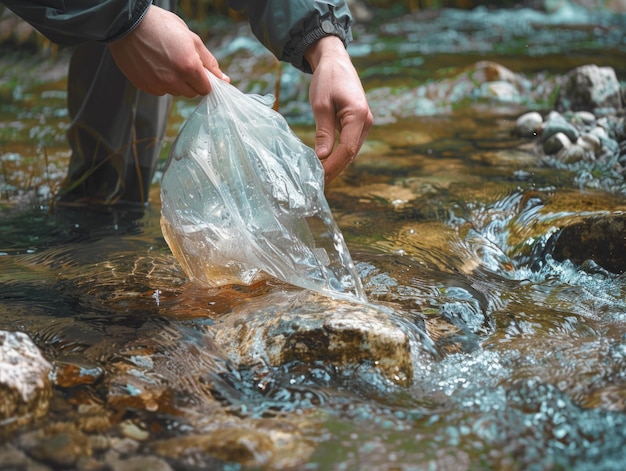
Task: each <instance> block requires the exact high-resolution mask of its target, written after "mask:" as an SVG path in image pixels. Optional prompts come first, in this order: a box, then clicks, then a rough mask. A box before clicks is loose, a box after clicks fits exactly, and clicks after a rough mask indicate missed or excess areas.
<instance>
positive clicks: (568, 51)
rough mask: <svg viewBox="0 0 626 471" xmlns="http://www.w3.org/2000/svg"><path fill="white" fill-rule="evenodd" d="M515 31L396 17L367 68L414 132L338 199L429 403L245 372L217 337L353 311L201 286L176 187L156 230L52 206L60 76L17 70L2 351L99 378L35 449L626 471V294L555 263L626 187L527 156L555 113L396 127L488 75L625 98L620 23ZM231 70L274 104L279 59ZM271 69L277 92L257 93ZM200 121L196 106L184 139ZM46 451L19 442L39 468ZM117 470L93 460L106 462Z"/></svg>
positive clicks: (283, 461)
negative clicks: (580, 68) (180, 253)
mask: <svg viewBox="0 0 626 471" xmlns="http://www.w3.org/2000/svg"><path fill="white" fill-rule="evenodd" d="M462 15H465V16H462ZM499 15H500V14H499ZM502 15H504V14H502ZM508 15H509V16H502V17H501V19H500V21H501V22H500V23H497V22H495V21H496V19H497V18H499V16H498V15H487V14H486V13H485V12H484V11H482V10H478V11H475V12H473V13H464V14H461V13H458V12H447V13H445V14H444V16H443V17H442V18H439V19H436V18H435V19H430V20H429V21H422V22H417V21H416V20H415V19H414V18H404V17H401V18H397V17H396V18H389V19H384V18H382V19H381V21H380V24H378V23H377V24H376V25H375V27H374V26H372V27H370V29H369V30H368V31H365V30H361V33H360V35H358V36H357V42H356V44H355V45H354V50H355V56H356V58H355V60H356V62H357V63H358V65H359V68H360V70H362V73H363V76H364V81H365V85H366V88H367V90H368V93H370V94H371V96H372V103H374V104H375V106H376V108H375V110H374V111H375V114H377V115H378V116H379V117H380V116H383V117H392V118H393V119H390V120H387V121H385V120H381V121H382V122H381V123H380V124H378V125H377V126H375V127H374V129H373V130H372V132H371V133H370V137H369V139H368V143H367V145H366V146H365V148H364V150H363V152H362V154H361V156H360V157H359V159H358V160H357V162H355V164H354V165H353V166H352V168H351V169H350V170H349V171H347V172H346V174H345V175H344V176H343V178H342V179H341V180H340V181H338V182H336V183H334V184H333V185H332V186H330V187H329V188H328V190H327V198H328V200H329V203H330V206H331V208H332V210H333V214H334V215H335V218H336V220H337V223H338V225H339V226H340V227H341V229H342V231H343V234H344V237H345V239H346V242H347V244H348V246H349V247H350V250H351V253H352V256H353V259H354V261H355V263H356V266H357V270H358V271H359V274H360V276H361V278H362V280H363V283H364V286H365V290H366V292H367V295H368V298H369V299H370V301H371V302H372V303H374V304H378V305H381V306H384V307H385V309H386V311H385V312H388V313H389V314H388V315H389V318H390V319H391V320H392V321H393V322H394V323H395V324H396V325H398V326H400V327H401V329H402V331H403V332H405V334H406V336H407V339H408V340H407V341H408V345H409V346H410V351H411V357H410V360H409V361H410V362H411V363H412V365H411V367H412V370H411V371H412V378H411V381H409V382H408V384H407V383H406V382H405V383H403V384H398V383H394V382H393V381H389V380H388V378H385V377H383V376H381V375H380V374H378V372H377V370H376V368H373V367H372V365H369V364H366V363H364V364H361V365H357V366H356V367H355V366H352V367H345V368H341V367H337V363H336V362H330V361H328V362H325V361H317V360H316V361H311V362H302V361H290V362H287V363H285V364H283V365H280V366H273V367H271V366H268V365H266V364H255V363H254V361H243V360H242V358H239V359H238V360H237V355H238V354H239V353H238V350H237V342H236V339H235V341H234V344H233V343H232V342H231V343H228V342H225V341H224V339H221V338H220V332H221V333H226V334H229V333H231V332H234V331H232V330H228V325H231V324H229V323H236V322H237V320H238V319H240V320H243V321H246V320H248V319H255V317H254V316H255V315H257V316H263V315H265V316H272V315H276V314H277V313H281V314H282V313H284V312H287V313H288V314H289V313H291V314H293V315H303V313H305V312H315V311H316V309H318V310H319V311H320V312H328V311H329V310H330V312H332V313H333V314H336V316H338V317H341V316H344V315H347V312H348V310H347V308H346V307H345V306H342V305H341V304H328V302H326V301H324V300H322V299H319V298H310V297H308V296H307V295H306V293H303V292H301V291H300V290H298V289H295V288H290V287H288V286H286V285H283V284H280V283H278V282H276V283H272V282H270V283H265V284H260V285H257V286H254V287H252V288H246V289H239V288H223V289H204V288H199V287H197V286H194V285H193V284H190V283H188V282H187V280H186V278H185V276H184V274H183V272H182V270H181V268H180V266H179V265H178V264H177V262H176V260H175V259H174V257H173V256H172V254H171V253H170V252H169V250H168V248H167V245H166V244H165V241H164V240H163V238H162V235H161V230H160V227H159V202H158V190H159V188H158V183H155V185H154V191H153V193H152V199H151V201H152V204H151V207H150V208H149V209H148V210H147V211H146V212H143V213H137V212H133V211H130V210H116V211H111V212H105V213H98V212H88V211H84V210H74V209H72V208H61V207H57V206H54V205H51V204H50V202H49V196H50V193H51V192H53V191H54V188H55V185H57V184H58V181H59V180H60V178H61V177H62V172H63V168H64V165H65V163H66V161H67V157H68V155H67V149H66V147H65V144H64V140H63V130H64V129H65V127H66V125H67V119H66V117H65V116H64V114H63V113H64V112H63V109H64V108H63V107H64V104H63V98H64V95H63V87H64V82H63V75H62V73H61V72H59V70H61V66H62V65H63V57H62V56H61V57H59V58H58V59H56V60H51V61H49V62H44V63H43V64H41V63H40V62H39V61H29V60H28V59H23V58H21V59H19V60H18V59H15V60H13V59H10V58H7V59H3V61H6V67H5V68H4V70H5V72H4V77H5V78H3V83H2V87H1V89H2V94H1V95H0V96H1V100H0V113H1V115H0V153H1V156H2V172H3V173H2V176H1V177H0V182H1V183H2V186H1V187H0V196H1V197H2V200H1V201H0V204H1V206H2V212H1V216H0V217H1V219H0V227H1V230H2V233H1V239H0V252H1V253H2V255H0V279H1V280H2V283H1V284H0V300H1V302H0V328H2V329H6V330H16V329H17V330H22V331H24V332H27V333H28V334H29V335H30V336H31V337H32V338H33V339H34V340H35V341H36V343H37V345H38V346H39V347H40V348H41V349H42V351H43V352H44V353H45V354H46V356H47V357H48V358H49V359H50V360H52V361H54V362H56V364H57V365H62V364H64V362H65V364H67V363H69V364H71V365H79V366H80V367H81V368H82V371H83V372H84V373H85V374H86V375H87V373H88V372H91V373H89V374H92V375H95V376H97V378H98V379H97V381H92V382H89V381H87V382H86V384H84V385H78V386H74V387H72V388H61V387H57V388H55V396H54V400H53V402H52V405H51V409H50V413H49V416H48V417H46V418H45V419H44V421H43V422H41V423H38V424H36V425H35V426H34V428H37V429H40V430H48V431H50V433H53V432H52V431H55V430H56V431H57V432H56V433H58V430H59V429H62V430H65V429H63V428H62V427H61V425H59V424H68V423H71V424H74V425H76V427H77V428H78V429H79V430H80V431H81V432H80V434H78V432H72V433H74V434H75V435H71V434H70V436H75V437H78V438H81V439H82V437H84V436H87V437H90V439H91V440H92V442H94V443H95V442H96V438H98V439H100V438H101V437H103V436H104V437H108V439H110V440H113V439H114V438H115V437H124V436H126V437H128V436H131V437H136V436H137V435H136V433H135V434H133V433H130V432H129V427H130V426H131V425H132V426H134V427H136V428H138V429H139V430H140V431H143V432H145V436H142V437H141V440H140V443H141V446H137V447H136V448H134V449H133V450H131V451H127V452H126V453H127V455H130V454H137V455H155V456H160V457H163V459H166V460H167V461H168V463H170V464H171V465H172V466H173V467H176V468H177V469H202V468H203V467H204V468H205V469H206V468H209V469H212V468H215V469H219V468H223V469H237V468H238V467H239V466H243V465H248V466H251V467H255V466H256V467H260V468H263V467H265V468H266V469H272V468H274V469H276V468H283V469H288V468H290V467H291V468H294V469H320V470H321V469H336V470H352V469H354V470H356V469H358V470H366V469H372V470H374V469H376V470H379V469H405V470H413V469H416V470H417V469H420V470H421V469H455V470H456V469H581V470H584V469H591V468H594V469H607V470H609V469H610V470H612V469H621V467H623V463H624V462H625V461H626V451H625V449H624V446H623V445H624V443H625V441H626V414H625V413H624V412H625V410H626V405H625V404H626V393H625V391H626V384H625V383H626V373H625V371H626V368H625V366H626V364H625V362H626V301H624V299H625V296H624V294H625V290H626V283H625V279H624V275H618V274H611V273H609V272H606V271H605V270H602V269H599V268H597V267H594V265H593V264H591V263H589V264H585V265H583V266H578V265H574V264H573V263H571V262H568V261H565V262H557V261H555V260H553V259H552V258H551V257H549V256H545V255H542V253H541V250H540V248H541V247H542V244H544V243H545V242H546V240H547V239H548V238H549V237H550V235H551V234H552V233H553V232H554V230H555V228H556V227H559V226H560V225H561V224H563V223H566V222H568V221H572V220H575V219H576V218H577V217H580V216H584V215H601V214H607V213H612V214H620V213H621V212H623V211H624V210H625V209H626V200H624V191H623V188H624V186H623V182H620V181H619V179H616V178H615V176H614V175H609V174H607V173H602V169H595V168H590V169H587V170H588V171H589V172H588V173H589V174H590V175H592V176H593V181H594V182H596V183H597V182H600V183H598V184H596V185H587V186H584V185H581V184H580V181H579V180H577V175H578V174H577V172H578V170H577V169H567V168H555V167H552V166H550V165H545V164H544V163H543V162H540V161H538V160H537V159H535V158H534V157H533V154H532V152H531V151H530V150H529V147H528V142H527V141H524V140H520V139H517V138H514V137H512V136H511V133H510V131H511V129H512V127H513V125H514V122H515V119H516V117H517V116H518V114H519V113H520V111H521V110H526V109H528V108H535V109H542V106H544V105H545V104H544V103H543V102H542V101H541V99H542V98H541V97H539V98H537V99H536V100H535V99H533V100H530V101H531V102H532V103H529V102H528V101H526V102H523V103H510V102H509V103H505V104H502V103H492V102H489V101H485V100H483V99H476V100H471V99H470V100H465V102H463V103H462V104H459V106H458V107H450V108H454V109H448V110H444V109H442V107H441V104H440V103H436V102H433V103H434V104H435V105H436V106H435V108H431V110H433V109H434V111H435V112H434V113H431V114H430V115H429V114H424V113H421V114H420V113H414V115H413V116H409V115H408V112H407V111H406V110H400V111H398V109H397V108H395V109H394V108H393V106H395V105H396V104H397V103H399V102H401V101H402V97H405V99H404V101H405V102H406V101H407V100H406V97H407V96H412V95H411V93H420V92H419V90H420V87H421V86H423V85H424V84H427V83H429V84H431V86H433V87H435V88H437V87H438V89H439V90H443V91H448V92H449V91H450V90H451V89H453V88H454V87H451V86H450V83H451V81H454V78H455V77H457V76H458V74H460V73H462V71H463V70H464V68H465V67H468V66H470V65H471V64H473V63H474V62H476V61H477V60H487V59H488V60H493V61H496V62H498V63H501V64H503V65H506V66H507V67H509V68H510V69H511V70H513V71H515V72H518V73H521V74H525V76H526V77H528V78H529V80H531V81H535V83H537V82H536V81H537V80H538V77H540V78H544V77H545V78H549V77H550V76H552V75H553V74H560V73H564V72H566V71H567V70H569V69H570V68H572V67H574V66H576V65H582V64H588V63H597V64H598V65H611V66H612V67H614V68H615V69H616V71H617V73H618V76H620V77H621V78H622V79H623V78H624V77H626V69H625V68H624V67H625V66H624V64H626V61H625V60H624V59H626V57H625V56H626V54H625V53H624V50H625V48H624V45H625V44H626V42H625V39H624V28H623V25H624V22H623V18H621V17H617V18H615V17H611V19H607V17H605V16H603V15H600V14H594V15H591V17H583V18H585V21H587V20H588V21H589V23H585V21H583V20H582V19H581V18H580V17H577V18H578V19H577V20H576V21H574V22H573V23H574V24H562V23H560V22H559V21H560V20H559V19H558V18H559V17H555V16H550V17H542V18H539V19H537V18H536V17H534V16H531V17H526V16H524V15H522V14H520V13H519V12H509V14H508ZM525 15H531V14H530V13H528V12H526V13H525ZM533 18H534V19H533ZM455 21H456V23H455ZM492 21H493V22H492ZM486 22H487V23H486ZM511 22H514V23H515V25H516V27H512V26H511ZM546 22H549V24H546ZM487 26H488V27H487ZM422 28H423V29H422ZM224 44H231V43H229V41H228V36H227V39H226V40H224ZM527 45H532V47H527ZM215 47H216V48H217V49H218V50H220V51H221V50H222V49H219V48H220V45H215ZM226 50H227V51H228V54H229V55H226V52H224V58H223V59H222V62H224V64H226V65H227V70H228V71H229V75H231V77H233V78H234V79H235V80H236V79H237V77H241V84H242V86H245V87H248V88H249V89H250V91H260V92H266V91H271V90H267V88H270V87H272V86H273V85H272V84H271V77H272V75H271V67H270V66H267V59H266V57H265V56H257V52H256V50H251V49H250V48H246V47H242V48H240V49H236V48H235V49H233V48H232V47H231V48H230V49H227V48H225V49H224V51H226ZM250 57H252V58H254V60H252V59H250ZM243 59H246V60H247V62H246V61H244V60H243ZM12 61H13V62H12ZM251 61H252V62H251ZM264 61H265V62H264ZM251 64H252V65H251ZM252 66H254V67H257V68H258V70H259V71H261V72H260V73H259V76H260V77H261V78H262V80H259V81H258V82H255V83H254V84H251V83H250V82H249V77H250V72H249V70H246V69H245V67H252ZM266 70H270V72H266V73H265V72H263V71H266ZM16 77H19V80H18V79H17V78H16ZM24 77H28V80H26V79H24ZM294 77H297V76H295V75H294V76H292V75H290V73H289V72H286V73H285V74H284V76H283V83H284V84H285V85H284V86H285V90H286V91H285V96H287V97H290V96H291V97H298V96H299V94H300V93H302V92H301V90H302V87H305V85H306V84H305V83H304V82H302V83H301V82H297V80H299V79H297V78H294ZM263 80H266V82H267V83H265V84H264V82H263ZM385 87H388V88H385ZM259 89H261V90H259ZM384 93H387V94H388V95H387V96H388V99H387V100H386V101H384V100H377V98H376V97H378V96H381V95H384ZM442 93H443V92H442ZM448 96H450V95H448ZM393 97H400V98H399V100H397V101H396V100H394V99H392V98H393ZM284 99H285V100H286V98H284ZM293 100H294V102H292V103H290V104H287V105H284V112H285V114H286V115H287V116H291V120H292V122H293V123H294V124H295V125H297V127H296V129H297V132H298V133H299V134H300V135H301V136H302V137H303V139H304V140H305V141H306V140H307V139H308V140H309V142H310V139H311V136H312V135H313V129H312V127H311V125H310V121H307V118H306V116H304V115H302V114H299V112H298V110H299V109H306V103H302V102H300V104H298V102H297V100H296V98H294V99H293ZM443 101H445V100H443ZM443 101H442V103H443ZM385 103H386V104H387V105H388V109H386V108H385ZM192 106H194V103H193V102H184V101H179V102H178V105H177V108H176V112H175V114H174V116H173V118H172V126H171V129H170V131H169V133H168V135H169V138H170V139H172V138H173V136H175V135H176V132H177V130H178V127H179V126H180V123H181V122H182V119H183V118H184V117H185V113H187V112H188V110H189V108H190V107H192ZM605 177H606V178H605ZM607 181H610V182H611V184H610V185H605V184H603V183H601V182H607ZM281 309H282V310H281ZM249 325H250V326H251V328H252V327H254V326H255V325H257V324H254V323H251V324H249ZM260 325H262V323H261V324H260ZM233 345H234V346H233ZM77 356H79V358H80V361H78V360H77V359H76V358H77ZM63 371H64V370H62V369H61V370H60V372H61V374H63ZM98 375H99V376H98ZM96 419H97V420H100V421H99V422H98V421H97V420H96ZM95 424H100V425H95ZM29 436H30V435H29V431H28V430H22V431H19V432H17V433H16V434H15V435H14V436H13V437H12V438H11V439H7V440H8V441H9V442H10V443H12V444H14V445H15V446H17V447H18V448H20V449H23V450H25V451H26V452H27V453H28V454H29V456H32V457H35V458H33V459H35V460H36V459H37V458H36V457H37V456H40V455H38V454H37V453H35V452H34V451H33V449H31V448H29V443H30V442H29V440H28V437H29ZM234 436H236V437H237V438H232V437H234ZM229 437H231V438H229ZM78 438H77V439H76V440H77V443H78V442H79V440H78ZM80 443H82V442H80ZM220 444H221V445H220ZM276 444H280V446H278V445H276ZM107 450H108V448H107V447H105V446H102V447H101V448H98V447H95V446H93V447H92V448H91V454H92V460H95V461H96V462H97V460H98V459H101V460H104V458H102V456H104V455H105V453H106V451H107ZM47 459H48V460H50V457H49V456H48V458H47ZM41 462H42V463H44V462H46V461H45V460H43V461H41ZM93 462H94V461H91V463H93ZM47 463H48V464H50V462H49V461H48V462H47ZM77 463H78V464H77ZM81 463H82V464H81ZM85 463H87V464H88V463H89V462H85V461H83V462H81V461H76V462H75V463H74V465H73V466H74V467H76V468H80V467H81V466H83V467H86V466H87V465H86V464H85Z"/></svg>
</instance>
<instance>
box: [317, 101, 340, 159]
mask: <svg viewBox="0 0 626 471" xmlns="http://www.w3.org/2000/svg"><path fill="white" fill-rule="evenodd" d="M313 114H314V118H315V123H316V129H315V153H316V154H317V157H318V158H319V159H320V160H322V161H323V160H324V159H326V158H327V157H329V156H330V155H331V151H332V150H333V147H334V145H335V111H334V110H333V109H329V108H324V109H318V110H314V111H313Z"/></svg>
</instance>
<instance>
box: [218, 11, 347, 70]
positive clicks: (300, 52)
mask: <svg viewBox="0 0 626 471" xmlns="http://www.w3.org/2000/svg"><path fill="white" fill-rule="evenodd" d="M229 4H230V6H231V7H232V8H234V9H235V10H238V11H245V12H246V13H247V16H248V21H249V22H250V27H251V28H252V32H253V33H254V35H255V36H256V37H257V38H258V39H259V41H261V42H262V43H263V44H264V45H265V47H267V48H268V49H269V50H270V51H271V52H272V53H273V54H274V55H275V56H276V57H277V58H278V59H280V60H282V61H285V62H289V63H291V64H293V65H294V66H295V67H297V68H298V69H301V70H303V71H305V72H308V73H310V72H311V67H310V66H309V64H308V63H307V62H306V60H305V59H304V52H305V51H306V50H307V48H308V47H309V46H310V45H311V44H313V43H314V42H315V41H317V40H318V39H320V38H322V37H324V36H328V35H334V36H338V37H339V38H341V40H342V41H343V43H344V44H345V45H347V44H348V42H349V41H351V40H352V32H351V29H350V25H351V23H352V15H351V13H350V10H349V8H348V5H347V4H346V2H345V1H342V0H327V1H324V0H230V1H229Z"/></svg>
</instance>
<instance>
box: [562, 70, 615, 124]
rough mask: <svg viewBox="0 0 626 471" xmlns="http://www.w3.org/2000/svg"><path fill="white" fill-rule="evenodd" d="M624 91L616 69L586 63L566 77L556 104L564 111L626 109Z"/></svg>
mask: <svg viewBox="0 0 626 471" xmlns="http://www.w3.org/2000/svg"><path fill="white" fill-rule="evenodd" d="M621 94H622V91H621V85H620V83H619V80H618V79H617V76H616V74H615V70H614V69H613V68H611V67H598V66H597V65H593V64H591V65H584V66H581V67H578V68H576V69H574V70H572V71H571V72H570V73H569V74H567V75H566V76H565V79H564V83H563V85H562V87H561V90H560V92H559V96H558V99H557V103H556V107H557V109H558V110H560V111H564V110H572V111H593V112H596V113H598V112H600V113H606V112H616V111H619V110H621V109H622V97H621Z"/></svg>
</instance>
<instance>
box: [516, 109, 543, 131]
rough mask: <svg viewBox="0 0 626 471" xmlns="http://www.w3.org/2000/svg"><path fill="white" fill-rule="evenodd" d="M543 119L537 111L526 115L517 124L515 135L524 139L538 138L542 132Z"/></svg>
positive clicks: (518, 119)
mask: <svg viewBox="0 0 626 471" xmlns="http://www.w3.org/2000/svg"><path fill="white" fill-rule="evenodd" d="M542 124H543V117H542V116H541V115H540V114H539V113H537V112H536V111H530V112H528V113H524V114H523V115H521V116H520V117H519V118H517V121H516V122H515V133H516V134H517V135H518V136H522V137H533V136H537V135H538V134H539V133H540V132H541V125H542Z"/></svg>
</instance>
